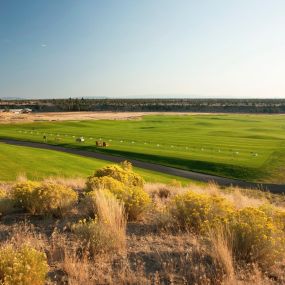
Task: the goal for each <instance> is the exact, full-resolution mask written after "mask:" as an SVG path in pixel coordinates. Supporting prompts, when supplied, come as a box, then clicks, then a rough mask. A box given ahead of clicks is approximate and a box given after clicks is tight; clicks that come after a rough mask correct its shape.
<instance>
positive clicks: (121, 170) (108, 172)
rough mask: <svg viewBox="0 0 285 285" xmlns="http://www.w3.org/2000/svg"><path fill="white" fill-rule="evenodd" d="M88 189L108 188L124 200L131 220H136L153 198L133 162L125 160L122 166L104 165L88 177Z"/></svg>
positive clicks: (89, 196) (94, 190)
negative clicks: (134, 168)
mask: <svg viewBox="0 0 285 285" xmlns="http://www.w3.org/2000/svg"><path fill="white" fill-rule="evenodd" d="M86 184H87V190H88V191H91V192H90V194H89V195H87V199H89V201H90V198H91V203H92V193H95V192H96V191H98V190H104V189H105V190H108V191H110V192H111V193H112V194H114V195H115V197H116V198H117V199H119V200H120V201H122V202H123V203H124V206H125V211H126V214H127V216H128V219H129V220H136V219H138V218H139V217H140V215H141V214H142V213H143V212H144V211H145V210H146V209H147V207H148V206H149V204H150V202H151V200H150V197H149V195H148V194H147V193H146V192H145V191H144V189H143V185H144V181H143V179H142V177H141V176H139V175H138V174H136V173H134V172H133V171H132V167H131V164H129V163H127V162H125V163H124V164H122V166H119V165H111V166H107V167H103V168H102V169H99V170H97V171H96V172H95V174H94V175H93V176H91V177H89V178H88V179H87V183H86Z"/></svg>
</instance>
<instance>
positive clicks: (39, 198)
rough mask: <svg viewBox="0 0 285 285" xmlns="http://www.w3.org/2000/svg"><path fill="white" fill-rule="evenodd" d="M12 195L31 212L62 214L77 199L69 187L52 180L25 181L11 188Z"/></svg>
mask: <svg viewBox="0 0 285 285" xmlns="http://www.w3.org/2000/svg"><path fill="white" fill-rule="evenodd" d="M12 197H13V199H14V200H15V202H16V203H17V204H19V205H21V206H22V207H23V208H25V209H26V210H28V211H29V212H30V213H32V214H48V213H51V214H55V215H62V214H63V213H65V212H66V211H67V210H69V209H70V207H72V206H73V205H74V204H75V203H76V201H77V193H76V192H75V191H74V190H72V189H71V188H69V187H67V186H64V185H62V184H58V183H53V182H44V183H38V182H32V181H26V182H21V183H17V184H16V185H14V187H13V188H12Z"/></svg>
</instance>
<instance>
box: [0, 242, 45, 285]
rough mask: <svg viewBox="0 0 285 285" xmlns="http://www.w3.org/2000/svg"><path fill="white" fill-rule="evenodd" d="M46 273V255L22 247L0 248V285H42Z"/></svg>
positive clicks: (27, 247)
mask: <svg viewBox="0 0 285 285" xmlns="http://www.w3.org/2000/svg"><path fill="white" fill-rule="evenodd" d="M47 272H48V264H47V259H46V255H45V254H44V253H42V252H39V251H37V250H35V249H34V248H32V247H30V246H27V245H24V246H22V247H21V248H20V249H15V248H13V247H12V246H10V245H7V246H5V247H2V248H0V284H3V285H16V284H18V285H20V284H21V285H43V284H45V277H46V274H47Z"/></svg>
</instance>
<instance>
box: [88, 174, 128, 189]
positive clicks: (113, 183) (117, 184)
mask: <svg viewBox="0 0 285 285" xmlns="http://www.w3.org/2000/svg"><path fill="white" fill-rule="evenodd" d="M86 185H87V190H88V191H93V190H99V189H108V190H110V191H116V190H117V191H118V190H119V191H124V188H125V186H124V184H123V183H122V182H121V181H118V180H116V179H114V178H112V177H110V176H102V177H89V179H88V180H87V182H86Z"/></svg>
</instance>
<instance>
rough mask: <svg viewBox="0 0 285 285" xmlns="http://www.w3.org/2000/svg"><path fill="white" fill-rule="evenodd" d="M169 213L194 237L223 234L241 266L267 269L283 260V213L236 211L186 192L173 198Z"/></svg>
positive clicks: (259, 209) (269, 208)
mask: <svg viewBox="0 0 285 285" xmlns="http://www.w3.org/2000/svg"><path fill="white" fill-rule="evenodd" d="M169 213H170V214H171V217H172V219H173V221H174V222H175V223H176V225H179V226H180V228H182V229H186V230H189V231H192V232H194V233H196V234H202V235H205V236H208V234H209V233H211V235H212V236H213V232H215V231H216V232H217V233H218V232H220V231H223V232H224V233H223V235H224V236H225V237H226V238H227V244H228V245H231V247H232V250H231V251H232V253H233V255H234V258H235V260H237V261H239V262H241V263H244V264H247V263H255V264H258V265H259V266H270V265H273V264H274V263H275V262H278V261H280V260H282V258H284V253H285V232H284V224H285V220H284V218H285V212H284V211H281V210H279V209H277V208H276V207H273V206H267V205H263V206H260V207H257V208H254V207H245V208H243V209H237V208H235V207H234V205H233V204H231V203H230V202H229V201H227V200H226V199H225V198H223V197H221V196H219V195H209V194H198V193H195V192H192V191H188V192H186V193H183V194H180V195H177V196H175V197H174V198H173V200H172V201H171V202H170V204H169Z"/></svg>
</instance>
